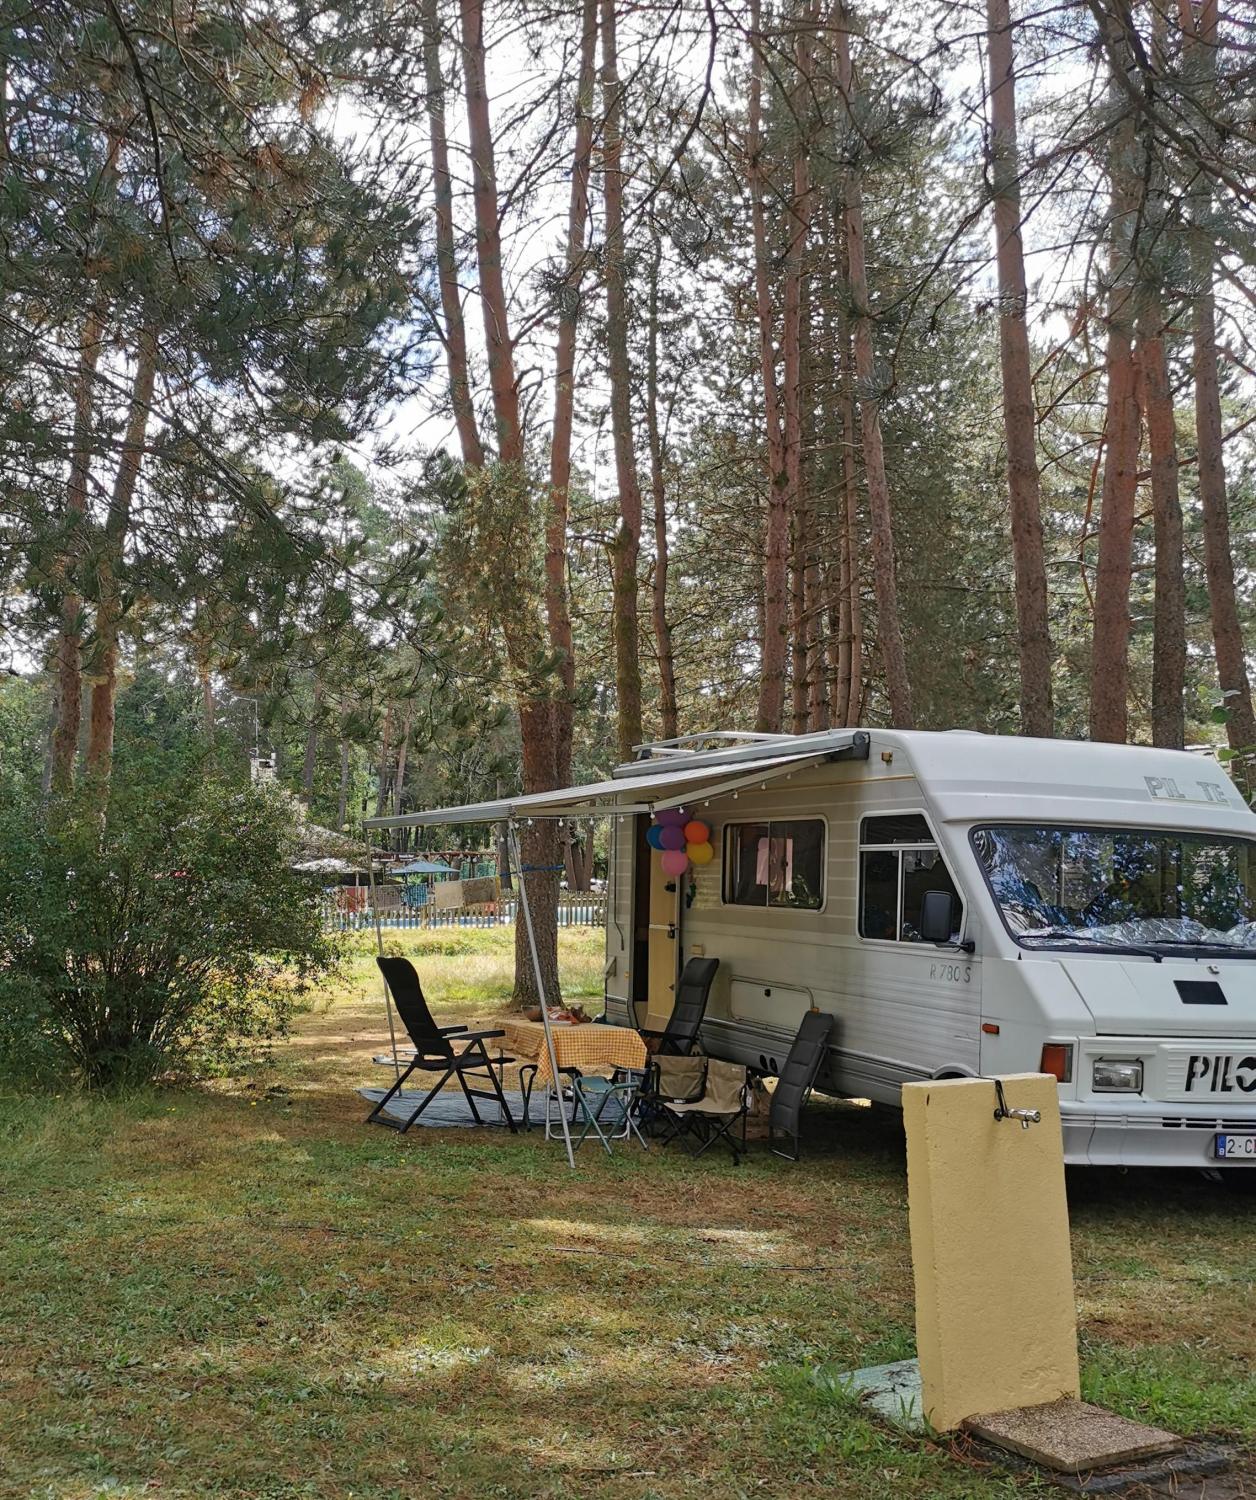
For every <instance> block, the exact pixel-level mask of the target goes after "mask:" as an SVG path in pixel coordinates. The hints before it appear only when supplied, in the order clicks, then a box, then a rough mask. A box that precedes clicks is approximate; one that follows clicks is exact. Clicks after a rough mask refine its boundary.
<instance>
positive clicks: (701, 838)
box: [685, 818, 711, 844]
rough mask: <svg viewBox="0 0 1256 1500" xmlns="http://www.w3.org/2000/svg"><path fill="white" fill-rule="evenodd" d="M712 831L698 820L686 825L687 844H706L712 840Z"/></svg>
mask: <svg viewBox="0 0 1256 1500" xmlns="http://www.w3.org/2000/svg"><path fill="white" fill-rule="evenodd" d="M710 837H711V830H710V829H709V828H708V827H707V826H706V824H705V823H700V822H699V821H698V819H697V818H695V819H694V820H693V822H692V823H686V824H685V843H686V844H705V843H707V842H708V841H709V840H710Z"/></svg>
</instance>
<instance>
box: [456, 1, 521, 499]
mask: <svg viewBox="0 0 1256 1500" xmlns="http://www.w3.org/2000/svg"><path fill="white" fill-rule="evenodd" d="M460 5H461V13H462V49H463V51H462V55H463V74H464V77H465V80H466V93H467V133H468V135H469V137H470V143H471V168H472V172H471V190H472V191H471V196H472V200H473V202H474V204H475V249H476V263H477V265H478V267H479V272H480V310H481V312H482V314H483V318H484V343H485V345H486V347H487V349H488V375H489V387H490V389H491V391H492V395H493V416H494V419H495V422H496V427H497V456H498V458H499V460H500V461H501V462H502V463H503V464H508V465H511V466H513V467H517V468H518V469H519V470H520V471H522V468H523V461H524V445H523V428H522V424H521V422H520V415H519V390H518V387H517V385H516V383H515V358H514V341H513V339H512V338H511V335H510V317H509V305H508V303H507V301H506V283H505V280H504V279H503V275H502V240H501V224H500V221H499V217H498V202H497V162H496V155H495V150H494V146H493V125H492V120H491V118H490V115H489V102H488V81H487V78H486V74H485V59H484V6H483V0H460ZM521 480H522V474H521Z"/></svg>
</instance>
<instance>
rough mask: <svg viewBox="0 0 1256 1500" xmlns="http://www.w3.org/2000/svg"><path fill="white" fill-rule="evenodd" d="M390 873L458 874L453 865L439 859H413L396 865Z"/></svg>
mask: <svg viewBox="0 0 1256 1500" xmlns="http://www.w3.org/2000/svg"><path fill="white" fill-rule="evenodd" d="M388 873H389V874H390V875H456V874H457V873H458V872H457V870H455V869H454V867H453V866H452V865H446V864H442V863H441V862H440V860H437V859H412V860H411V861H410V862H409V864H405V865H394V866H393V867H392V869H391V870H389V872H388Z"/></svg>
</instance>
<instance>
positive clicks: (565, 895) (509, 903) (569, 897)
mask: <svg viewBox="0 0 1256 1500" xmlns="http://www.w3.org/2000/svg"><path fill="white" fill-rule="evenodd" d="M518 906H519V900H518V897H517V896H513V895H506V896H503V897H502V899H501V900H500V901H495V902H491V903H489V904H487V905H483V906H446V907H443V908H438V907H436V906H435V905H434V904H433V903H432V902H428V904H427V905H426V906H420V907H416V908H413V909H409V908H407V907H404V906H400V905H394V904H391V903H390V904H389V905H388V906H386V907H384V906H382V907H381V908H380V913H379V925H380V926H381V927H387V928H412V929H413V930H415V931H416V932H424V931H428V930H433V931H434V930H436V929H438V928H442V927H504V926H506V927H508V926H511V925H512V924H513V923H514V921H515V918H516V916H517V914H518ZM324 920H325V922H326V925H327V926H328V927H329V928H330V929H331V930H332V931H333V932H361V931H363V930H365V929H367V928H373V927H374V926H375V914H374V912H373V911H372V910H371V907H370V905H369V904H366V903H364V904H363V905H362V906H360V907H358V908H357V909H356V910H345V909H340V908H337V906H336V905H335V903H333V902H329V903H328V906H327V911H326V915H325V918H324ZM558 925H559V926H560V927H605V925H606V897H605V896H602V895H595V894H593V893H591V892H587V891H571V892H566V891H564V892H562V893H561V894H560V895H559V898H558Z"/></svg>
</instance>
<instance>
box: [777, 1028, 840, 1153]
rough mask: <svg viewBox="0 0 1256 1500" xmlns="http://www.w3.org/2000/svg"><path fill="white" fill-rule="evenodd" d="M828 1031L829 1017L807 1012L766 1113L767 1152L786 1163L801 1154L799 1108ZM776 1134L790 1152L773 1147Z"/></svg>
mask: <svg viewBox="0 0 1256 1500" xmlns="http://www.w3.org/2000/svg"><path fill="white" fill-rule="evenodd" d="M832 1030H833V1017H832V1016H831V1015H829V1014H828V1012H827V1011H822V1010H809V1011H808V1012H807V1014H806V1015H805V1016H804V1017H803V1018H802V1025H801V1026H800V1027H799V1028H798V1035H797V1036H796V1037H795V1038H794V1041H793V1045H792V1046H791V1047H790V1049H789V1056H788V1057H787V1058H786V1059H785V1066H784V1067H783V1068H782V1069H781V1076H780V1077H779V1078H778V1079H777V1083H776V1088H775V1089H774V1090H773V1092H772V1104H771V1107H770V1108H769V1110H768V1149H769V1150H771V1151H772V1152H774V1153H775V1155H777V1156H783V1157H785V1158H786V1159H787V1160H788V1161H797V1160H798V1158H799V1157H800V1156H801V1154H802V1151H801V1147H800V1145H799V1131H800V1130H801V1128H802V1110H803V1105H804V1104H806V1102H807V1100H808V1099H809V1098H810V1097H811V1090H812V1089H813V1088H814V1086H815V1081H816V1075H817V1074H818V1073H819V1071H820V1067H821V1065H822V1064H823V1062H824V1055H825V1053H826V1052H827V1051H828V1050H829V1033H830V1032H831V1031H832ZM778 1134H780V1135H783V1136H786V1137H787V1138H789V1139H791V1140H792V1141H793V1143H794V1149H793V1151H792V1152H790V1151H782V1150H781V1149H780V1147H778V1146H777V1144H776V1137H777V1135H778Z"/></svg>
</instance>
